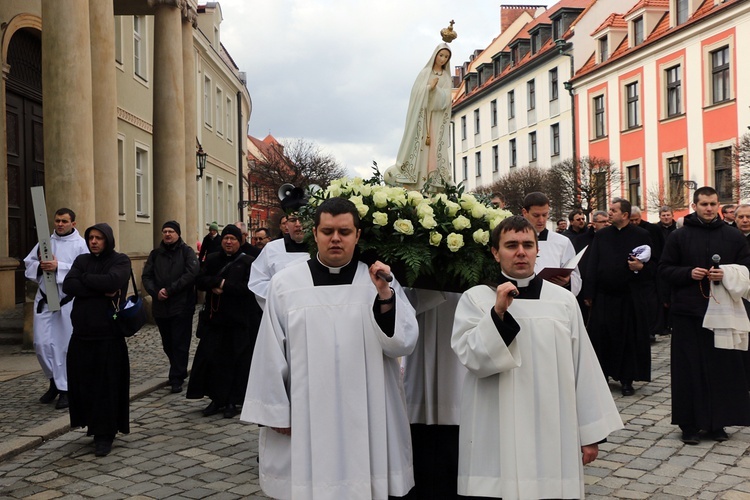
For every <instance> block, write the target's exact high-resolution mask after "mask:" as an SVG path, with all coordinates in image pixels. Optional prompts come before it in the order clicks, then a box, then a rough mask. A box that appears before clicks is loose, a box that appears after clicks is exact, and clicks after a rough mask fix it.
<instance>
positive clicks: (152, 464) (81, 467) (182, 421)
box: [0, 327, 750, 500]
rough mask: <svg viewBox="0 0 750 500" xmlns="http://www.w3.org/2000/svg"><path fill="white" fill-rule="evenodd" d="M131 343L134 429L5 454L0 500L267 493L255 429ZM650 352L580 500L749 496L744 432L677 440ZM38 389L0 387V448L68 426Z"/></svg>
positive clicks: (664, 358) (22, 380)
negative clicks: (207, 413) (107, 447)
mask: <svg viewBox="0 0 750 500" xmlns="http://www.w3.org/2000/svg"><path fill="white" fill-rule="evenodd" d="M128 342H129V347H130V358H131V367H132V368H131V369H132V387H133V391H132V392H133V395H134V397H135V396H138V394H139V392H140V393H142V395H140V396H139V397H137V398H136V399H135V400H134V401H133V402H132V404H131V433H130V434H129V435H126V436H122V435H120V436H118V437H117V439H116V440H115V445H114V448H113V450H112V453H111V454H110V455H109V456H108V457H105V458H95V457H94V455H93V444H92V438H91V437H86V435H85V432H84V431H83V430H72V431H68V432H64V433H62V434H60V433H61V432H63V431H65V430H66V429H65V428H63V429H58V430H57V431H56V432H52V437H51V438H50V439H48V440H47V441H45V442H44V443H42V444H41V445H38V446H37V445H34V446H31V448H30V449H28V450H27V451H23V452H21V453H19V454H16V455H13V454H12V453H11V454H6V457H7V458H5V459H4V460H3V461H0V498H31V499H51V498H144V499H145V498H217V499H218V498H222V499H223V498H227V499H231V498H251V499H252V498H266V497H265V496H264V495H263V494H262V492H261V491H260V487H259V485H258V464H257V436H258V428H257V426H254V425H246V424H242V423H240V422H239V420H238V419H237V417H235V418H234V419H224V418H222V417H221V415H217V416H213V417H209V418H206V417H203V416H202V415H201V413H200V410H201V409H203V408H204V407H205V405H206V404H207V401H188V400H186V399H185V397H184V393H182V394H171V393H169V391H168V390H167V388H165V387H163V384H164V382H165V379H166V372H167V370H166V358H165V356H164V354H163V353H162V351H161V345H160V339H159V335H158V332H157V331H156V329H155V328H154V327H148V328H147V329H145V330H144V331H142V332H141V333H139V334H138V335H137V336H136V337H133V338H132V339H130V340H129V341H128ZM194 347H195V341H194V345H193V348H194ZM652 351H653V368H652V372H653V381H652V382H651V383H649V384H646V385H643V384H639V383H636V384H635V387H636V394H635V396H631V397H626V398H624V397H622V396H620V390H619V384H617V383H615V382H612V383H611V389H612V394H613V395H614V397H615V400H616V402H617V406H618V408H619V409H620V413H621V415H622V418H623V421H624V422H625V424H626V426H625V429H623V430H622V431H619V432H617V433H615V434H614V435H612V436H611V437H610V440H609V442H608V443H606V444H603V445H602V446H601V452H600V455H599V458H598V459H597V460H596V461H595V462H594V463H593V464H592V465H591V466H587V467H586V494H587V498H592V499H605V498H636V499H637V498H643V499H646V498H648V499H671V498H691V499H692V498H698V499H726V500H739V499H750V456H748V453H749V452H748V448H750V430H748V429H746V428H728V429H727V431H728V433H729V435H730V440H729V441H727V442H724V443H717V442H714V441H708V440H704V441H702V442H701V443H700V444H699V445H697V446H686V445H684V444H683V443H682V442H681V441H680V440H679V430H678V429H677V427H675V426H673V425H671V424H670V388H669V337H660V338H659V342H658V343H657V344H655V345H654V346H653V350H652ZM27 355H28V354H27ZM32 356H33V354H32ZM45 388H46V384H45V381H44V380H43V377H42V376H41V374H40V373H39V372H37V373H33V374H29V375H25V376H22V377H18V378H15V379H12V380H8V381H5V382H2V383H0V389H2V393H1V394H0V405H1V406H0V422H1V424H0V445H1V446H4V447H5V448H6V449H7V447H8V443H10V442H14V441H15V442H16V443H18V440H19V439H20V434H34V433H36V434H43V433H42V432H40V431H39V430H37V431H34V432H31V433H30V432H29V431H30V430H31V429H33V428H37V429H39V428H40V427H44V426H47V427H48V428H49V427H50V426H52V427H54V425H53V423H55V422H57V425H58V427H59V422H60V421H61V419H62V421H63V422H65V424H66V423H67V422H66V421H67V415H62V414H61V412H60V411H56V410H54V409H53V407H52V406H50V405H41V404H39V403H38V402H37V401H36V400H37V398H38V396H39V394H41V393H42V392H44V389H45ZM55 433H57V436H54V434H55ZM27 439H32V438H31V437H29V438H27ZM34 439H37V441H41V439H40V438H34Z"/></svg>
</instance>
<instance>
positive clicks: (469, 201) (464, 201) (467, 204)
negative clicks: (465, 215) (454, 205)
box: [459, 193, 477, 210]
mask: <svg viewBox="0 0 750 500" xmlns="http://www.w3.org/2000/svg"><path fill="white" fill-rule="evenodd" d="M459 203H460V204H461V207H462V208H463V209H464V210H471V209H472V207H473V206H474V205H476V204H477V199H476V198H474V195H471V194H467V193H464V194H462V195H461V200H460V201H459Z"/></svg>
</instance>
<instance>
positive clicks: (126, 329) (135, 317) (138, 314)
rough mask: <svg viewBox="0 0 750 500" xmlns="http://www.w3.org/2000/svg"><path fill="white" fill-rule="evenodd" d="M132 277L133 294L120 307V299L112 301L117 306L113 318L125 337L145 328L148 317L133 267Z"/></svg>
mask: <svg viewBox="0 0 750 500" xmlns="http://www.w3.org/2000/svg"><path fill="white" fill-rule="evenodd" d="M130 279H131V281H132V282H133V295H131V296H130V297H128V298H127V300H126V301H125V305H124V306H123V307H120V304H119V302H120V301H119V300H113V301H112V305H113V306H114V308H115V312H114V314H113V315H112V319H113V320H114V321H115V326H117V329H118V330H119V331H120V333H121V334H122V336H123V337H132V336H133V335H135V334H136V333H137V332H138V330H140V329H141V328H143V325H145V324H146V320H147V319H148V317H147V315H146V308H145V307H143V299H142V298H141V296H140V295H138V287H137V286H136V284H135V276H133V270H132V269H131V270H130ZM118 297H119V295H118Z"/></svg>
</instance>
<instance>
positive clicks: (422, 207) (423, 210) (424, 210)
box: [417, 202, 435, 217]
mask: <svg viewBox="0 0 750 500" xmlns="http://www.w3.org/2000/svg"><path fill="white" fill-rule="evenodd" d="M417 215H418V216H419V217H425V216H427V215H435V210H434V209H433V208H432V207H431V206H430V204H429V203H427V202H422V203H420V204H419V205H417Z"/></svg>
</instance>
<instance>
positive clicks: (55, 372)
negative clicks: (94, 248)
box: [23, 228, 89, 391]
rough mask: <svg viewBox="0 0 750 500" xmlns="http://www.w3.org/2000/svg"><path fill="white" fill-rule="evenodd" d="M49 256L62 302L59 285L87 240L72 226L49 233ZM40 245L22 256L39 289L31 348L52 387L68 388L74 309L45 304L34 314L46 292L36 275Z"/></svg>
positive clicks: (68, 305)
mask: <svg viewBox="0 0 750 500" xmlns="http://www.w3.org/2000/svg"><path fill="white" fill-rule="evenodd" d="M50 245H51V246H52V255H54V256H55V259H56V260H57V271H56V272H55V282H56V283H57V293H58V295H59V297H60V300H61V301H62V300H63V299H64V298H65V294H64V293H63V291H62V284H63V281H65V277H66V276H67V275H68V271H70V267H71V266H72V265H73V261H74V260H76V257H78V256H79V255H81V254H82V253H88V252H89V249H88V247H87V246H86V241H85V240H84V239H83V238H82V237H81V235H80V234H79V233H78V230H77V229H75V228H74V229H73V231H72V232H71V233H70V234H66V235H65V236H60V235H58V234H57V233H55V232H53V233H52V236H50ZM38 251H39V244H38V243H37V244H36V245H34V248H32V249H31V252H29V255H27V256H26V258H25V259H23V262H24V264H25V265H26V271H25V276H26V278H27V279H30V280H32V281H36V282H37V283H38V284H39V289H38V290H37V292H36V297H35V298H34V351H35V352H36V357H37V359H38V360H39V364H40V365H41V367H42V371H43V372H44V376H45V377H47V378H51V379H54V380H55V386H56V387H57V388H58V389H59V390H61V391H67V390H68V373H67V357H68V344H69V343H70V336H71V335H72V333H73V325H72V324H71V322H70V312H71V311H72V310H73V301H70V302H68V303H67V304H65V305H63V306H62V307H61V308H60V310H59V311H55V312H52V311H50V310H49V306H48V305H47V304H44V306H43V307H42V310H41V312H39V313H37V312H36V311H37V308H38V306H39V301H40V300H42V293H44V294H45V295H46V293H47V282H46V281H44V276H43V275H42V274H39V264H40V262H39V256H38V255H37V252H38Z"/></svg>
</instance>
